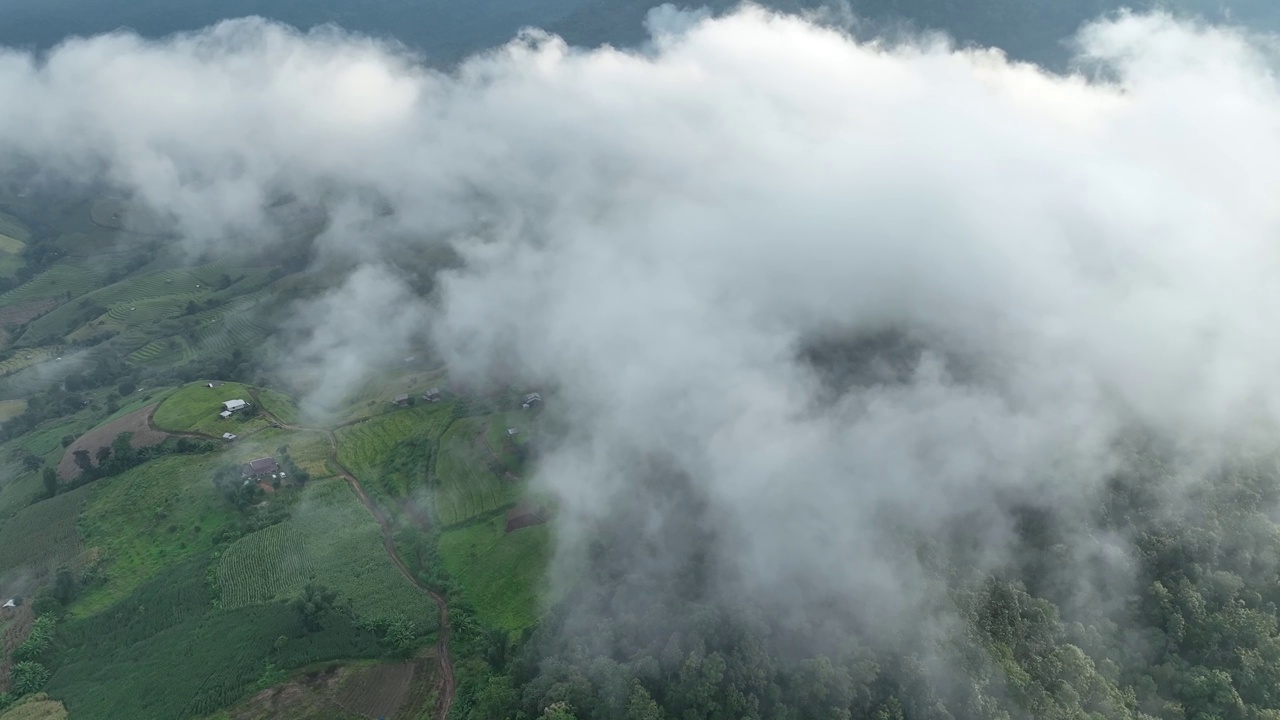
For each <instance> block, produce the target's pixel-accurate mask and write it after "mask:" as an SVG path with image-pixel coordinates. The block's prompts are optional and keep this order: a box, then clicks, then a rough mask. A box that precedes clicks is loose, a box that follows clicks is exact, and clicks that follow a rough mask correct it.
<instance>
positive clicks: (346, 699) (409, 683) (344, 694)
mask: <svg viewBox="0 0 1280 720" xmlns="http://www.w3.org/2000/svg"><path fill="white" fill-rule="evenodd" d="M416 669H417V667H416V666H415V665H414V664H413V663H408V662H403V663H381V664H379V665H373V666H371V667H363V668H359V669H358V670H356V671H354V672H352V673H351V675H350V676H349V677H348V678H346V680H345V682H343V683H342V685H341V686H340V687H339V688H338V691H337V692H336V693H334V698H333V702H334V703H335V704H336V705H338V706H339V707H341V708H342V709H344V710H346V711H347V712H349V713H352V714H355V715H363V716H364V717H372V718H379V717H394V716H395V714H396V712H397V711H399V710H400V706H401V704H402V703H403V702H404V700H405V696H407V695H408V694H409V688H411V687H413V675H414V671H415V670H416Z"/></svg>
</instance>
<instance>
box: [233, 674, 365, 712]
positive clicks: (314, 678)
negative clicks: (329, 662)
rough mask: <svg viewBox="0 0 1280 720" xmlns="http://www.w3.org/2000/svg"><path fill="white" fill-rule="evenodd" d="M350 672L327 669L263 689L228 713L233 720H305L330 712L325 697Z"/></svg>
mask: <svg viewBox="0 0 1280 720" xmlns="http://www.w3.org/2000/svg"><path fill="white" fill-rule="evenodd" d="M349 674H350V670H348V669H347V668H342V667H327V668H324V669H322V670H317V671H315V672H312V673H307V674H306V675H304V676H303V677H300V678H298V679H297V680H292V681H290V682H287V683H284V684H283V685H277V686H275V687H272V688H267V689H266V690H263V691H262V692H260V693H258V694H257V695H254V696H253V697H251V698H249V699H248V700H246V701H245V702H244V703H243V704H242V705H241V706H240V707H239V708H237V709H236V710H234V711H232V713H231V717H232V718H234V719H235V720H265V718H284V717H308V716H311V715H313V714H321V713H323V711H324V710H325V709H326V708H332V707H333V705H331V704H330V701H329V700H328V696H329V694H330V693H331V692H333V690H334V689H335V688H336V687H337V685H338V683H340V682H342V679H343V678H345V677H346V676H347V675H349Z"/></svg>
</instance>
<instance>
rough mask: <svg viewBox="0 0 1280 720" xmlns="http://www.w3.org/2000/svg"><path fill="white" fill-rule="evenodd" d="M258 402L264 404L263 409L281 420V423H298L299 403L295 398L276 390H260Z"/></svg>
mask: <svg viewBox="0 0 1280 720" xmlns="http://www.w3.org/2000/svg"><path fill="white" fill-rule="evenodd" d="M257 397H258V402H260V403H261V404H262V408H263V409H264V410H266V411H267V412H269V413H271V414H272V415H275V416H276V417H278V418H280V420H281V422H285V423H295V422H297V421H298V403H297V402H295V401H294V399H293V398H291V397H289V396H288V395H285V394H284V393H282V392H277V391H275V390H266V389H263V390H258V391H257Z"/></svg>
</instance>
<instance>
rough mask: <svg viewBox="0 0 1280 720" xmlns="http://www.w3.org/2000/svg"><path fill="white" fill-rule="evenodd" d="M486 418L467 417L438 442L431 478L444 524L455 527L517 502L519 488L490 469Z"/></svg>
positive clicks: (440, 518) (490, 460)
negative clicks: (485, 436)
mask: <svg viewBox="0 0 1280 720" xmlns="http://www.w3.org/2000/svg"><path fill="white" fill-rule="evenodd" d="M487 426H488V419H487V418H483V417H480V418H466V419H463V420H458V421H455V422H454V423H453V425H452V426H450V427H449V430H448V432H446V433H445V434H444V437H442V438H441V439H440V452H439V454H438V455H437V457H436V463H435V468H434V469H433V471H432V478H433V480H434V484H435V513H436V517H438V518H439V520H440V523H441V524H443V525H446V526H448V525H456V524H457V523H460V522H463V521H465V520H468V519H470V518H473V517H476V516H478V515H481V514H484V513H486V512H489V511H491V510H496V509H498V508H501V507H503V506H505V505H509V504H511V503H513V502H515V501H516V499H517V497H518V496H519V488H518V486H517V485H516V484H515V483H512V482H509V481H505V480H503V479H501V478H499V477H498V476H497V475H495V474H494V472H493V471H492V470H491V469H489V466H490V464H491V463H492V462H493V455H492V453H490V452H489V448H488V446H487V445H486V443H485V438H484V433H485V431H486V430H487Z"/></svg>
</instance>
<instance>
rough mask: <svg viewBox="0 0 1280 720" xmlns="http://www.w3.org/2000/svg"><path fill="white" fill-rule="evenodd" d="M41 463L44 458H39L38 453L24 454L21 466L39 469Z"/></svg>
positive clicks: (42, 463)
mask: <svg viewBox="0 0 1280 720" xmlns="http://www.w3.org/2000/svg"><path fill="white" fill-rule="evenodd" d="M42 465H44V460H41V459H40V457H39V456H38V455H25V456H24V457H23V458H22V466H23V467H25V468H26V469H28V470H39V469H40V467H41V466H42Z"/></svg>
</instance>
